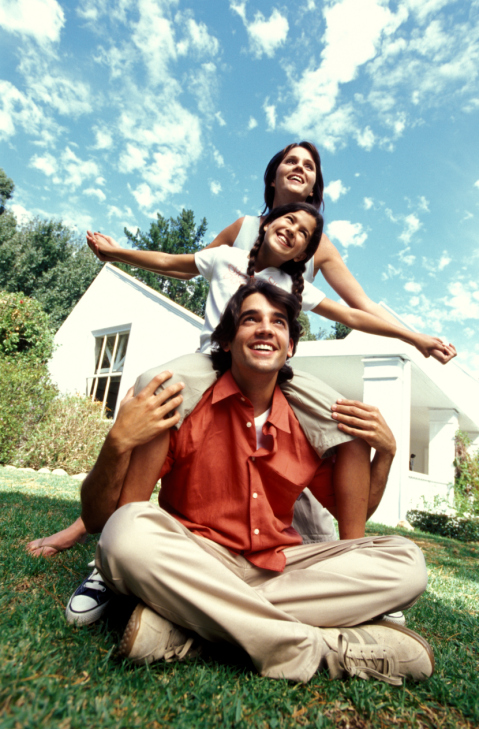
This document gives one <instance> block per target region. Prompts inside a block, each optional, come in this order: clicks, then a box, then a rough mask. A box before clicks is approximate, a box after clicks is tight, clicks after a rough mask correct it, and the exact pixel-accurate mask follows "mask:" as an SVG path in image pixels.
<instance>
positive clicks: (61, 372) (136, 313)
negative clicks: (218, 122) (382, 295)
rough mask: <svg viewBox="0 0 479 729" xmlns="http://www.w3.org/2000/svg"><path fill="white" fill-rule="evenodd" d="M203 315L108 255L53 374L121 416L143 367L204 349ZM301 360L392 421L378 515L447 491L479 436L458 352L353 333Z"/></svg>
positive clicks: (63, 333) (60, 344) (68, 327)
mask: <svg viewBox="0 0 479 729" xmlns="http://www.w3.org/2000/svg"><path fill="white" fill-rule="evenodd" d="M202 323H203V322H202V319H200V318H199V317H198V316H195V315H194V314H192V313H191V312H189V311H187V310H186V309H184V308H183V307H181V306H178V305H177V304H175V303H174V302H172V301H170V299H167V298H166V297H165V296H162V295H161V294H159V293H157V292H156V291H153V290H152V289H150V288H149V287H148V286H145V285H144V284H142V283H140V282H139V281H137V280H136V279H134V278H132V277H131V276H129V275H128V274H126V273H123V271H120V270H119V269H118V268H116V267H115V266H112V265H110V264H106V265H105V266H104V268H103V269H102V270H101V272H100V274H99V275H98V276H97V278H96V279H95V281H93V283H92V284H91V286H90V288H89V289H88V290H87V291H86V293H85V294H84V296H83V297H82V298H81V299H80V301H79V302H78V304H77V305H76V307H75V308H74V310H73V311H72V312H71V314H70V316H69V317H68V319H66V321H65V322H64V323H63V325H62V326H61V328H60V329H59V331H58V332H57V335H56V337H55V342H56V344H57V349H56V351H55V353H54V355H53V358H52V360H51V367H50V369H51V373H52V377H53V378H54V380H55V381H56V382H57V384H58V386H59V388H60V390H61V391H62V392H79V393H82V394H83V393H86V394H88V395H91V396H92V397H95V398H96V399H99V400H101V401H102V402H103V404H104V407H105V408H108V410H109V411H110V414H111V415H114V414H115V413H116V409H117V408H118V404H119V402H120V400H121V399H122V397H123V395H124V394H125V393H126V391H127V389H128V388H129V387H130V386H131V385H132V384H134V382H135V380H136V378H137V376H138V375H139V374H141V373H142V372H144V371H145V370H147V369H149V368H150V367H153V366H155V365H159V364H161V363H165V362H167V361H168V360H170V359H173V358H174V357H178V356H180V355H182V354H186V353H189V352H193V351H195V349H196V348H197V346H198V343H199V333H200V330H201V327H202ZM293 364H294V366H295V367H298V368H300V369H304V370H306V371H308V372H311V373H312V374H314V375H316V376H317V377H320V378H321V379H323V380H325V382H327V383H328V384H330V385H331V386H332V387H334V388H335V389H337V390H338V391H339V392H341V393H342V394H343V395H344V396H345V397H347V398H350V399H356V400H363V401H364V402H367V403H370V404H372V405H377V406H379V407H380V409H381V412H382V413H383V415H384V417H385V418H386V420H387V422H388V423H389V425H390V427H391V429H392V431H393V433H394V435H395V437H396V440H397V445H398V449H397V455H396V458H395V460H394V464H393V467H392V469H391V474H390V476H389V480H388V485H387V489H386V493H385V495H384V497H383V500H382V502H381V505H380V507H379V509H378V510H377V512H376V514H375V516H374V519H375V520H376V521H379V522H382V523H385V524H391V525H395V524H397V522H398V521H399V520H400V519H403V518H404V517H405V514H406V511H407V509H408V508H411V507H414V506H416V505H420V504H421V501H422V499H421V497H422V496H425V497H426V498H427V499H428V500H431V499H432V497H433V496H434V495H435V494H438V495H441V496H447V494H448V492H449V489H450V487H451V484H452V483H453V481H454V467H453V461H454V434H455V432H456V430H457V429H458V428H460V429H461V430H464V431H466V432H467V433H468V434H469V435H470V437H471V438H472V440H473V441H474V440H476V441H477V443H478V445H479V381H478V380H476V379H475V378H473V377H472V376H471V375H469V374H468V373H467V372H465V371H464V370H463V369H462V368H461V367H460V366H459V365H458V364H456V362H455V361H454V360H453V361H452V362H449V363H448V364H447V365H446V366H443V365H440V364H439V363H438V362H437V361H436V360H432V359H428V360H426V359H424V357H422V355H421V354H420V353H419V352H418V351H417V350H416V349H415V348H414V347H411V346H410V345H407V344H404V343H403V342H401V341H399V340H396V339H388V338H385V337H376V336H372V335H368V334H362V333H360V332H352V333H351V334H349V335H348V337H347V338H346V339H342V340H332V341H319V342H300V344H299V347H298V352H297V354H296V357H295V358H294V362H293ZM108 410H107V411H106V412H107V413H108ZM411 454H414V455H415V459H414V470H413V471H411V470H409V465H410V457H411Z"/></svg>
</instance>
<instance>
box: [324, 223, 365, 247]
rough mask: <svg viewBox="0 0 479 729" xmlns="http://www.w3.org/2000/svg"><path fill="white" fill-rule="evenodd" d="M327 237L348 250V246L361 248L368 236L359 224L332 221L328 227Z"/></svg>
mask: <svg viewBox="0 0 479 729" xmlns="http://www.w3.org/2000/svg"><path fill="white" fill-rule="evenodd" d="M328 236H329V237H330V238H332V239H333V240H337V241H339V242H340V243H341V245H343V246H344V247H345V248H348V247H349V246H362V245H363V244H364V241H365V240H366V238H367V237H368V234H367V233H366V232H365V231H364V230H363V226H362V225H361V223H351V222H350V221H349V220H334V221H333V222H332V223H329V225H328Z"/></svg>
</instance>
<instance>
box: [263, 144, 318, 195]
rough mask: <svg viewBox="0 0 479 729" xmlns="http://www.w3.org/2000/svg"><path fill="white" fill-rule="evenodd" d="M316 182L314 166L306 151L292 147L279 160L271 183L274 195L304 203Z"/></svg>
mask: <svg viewBox="0 0 479 729" xmlns="http://www.w3.org/2000/svg"><path fill="white" fill-rule="evenodd" d="M315 182H316V166H315V164H314V160H313V158H312V156H311V154H310V152H308V150H307V149H303V147H293V149H292V150H291V151H290V152H288V154H286V155H285V157H284V158H283V159H282V160H281V162H280V164H279V166H278V169H277V170H276V177H275V179H274V182H273V187H274V188H275V193H276V195H279V196H281V197H282V196H283V195H284V194H285V193H286V194H288V196H289V197H294V198H295V199H297V200H299V201H301V202H304V201H305V200H306V198H307V197H308V196H309V195H310V194H311V193H312V191H313V186H314V183H315Z"/></svg>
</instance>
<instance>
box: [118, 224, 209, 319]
mask: <svg viewBox="0 0 479 729" xmlns="http://www.w3.org/2000/svg"><path fill="white" fill-rule="evenodd" d="M205 233H206V218H203V220H202V221H201V223H200V225H198V226H197V227H196V226H195V216H194V213H193V211H192V210H182V211H181V213H180V215H178V217H177V218H176V219H175V218H170V219H169V220H167V219H166V218H163V216H161V215H159V214H158V216H157V220H156V221H155V222H154V223H151V225H150V230H149V232H148V233H142V232H141V231H140V230H137V232H136V233H135V234H133V233H131V232H130V231H129V230H127V229H126V228H125V235H126V237H127V238H128V240H129V241H130V243H131V244H132V245H133V247H134V248H137V249H138V250H140V251H162V252H164V253H175V254H178V253H196V251H199V250H201V249H202V247H203V245H202V241H203V238H204V235H205ZM118 265H119V266H120V268H122V269H123V270H125V271H127V272H128V273H130V274H131V275H132V276H135V278H137V279H139V280H140V281H142V282H143V283H145V284H146V285H147V286H150V287H151V288H152V289H155V291H159V292H160V293H162V294H164V295H165V296H168V298H169V299H172V300H173V301H175V302H176V303H177V304H179V305H180V306H184V307H185V309H189V310H190V311H192V312H193V313H194V314H197V315H198V316H204V312H205V304H206V297H207V296H208V291H209V283H208V282H207V281H205V279H203V278H201V277H199V278H196V279H193V280H192V281H183V280H179V279H172V278H166V277H164V276H159V275H158V274H156V273H152V272H151V271H143V270H141V269H133V268H131V266H126V265H125V264H118Z"/></svg>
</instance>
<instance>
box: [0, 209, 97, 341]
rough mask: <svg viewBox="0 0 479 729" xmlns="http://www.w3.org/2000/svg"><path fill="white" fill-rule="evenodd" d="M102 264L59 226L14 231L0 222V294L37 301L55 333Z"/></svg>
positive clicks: (7, 221)
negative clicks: (8, 293) (9, 293)
mask: <svg viewBox="0 0 479 729" xmlns="http://www.w3.org/2000/svg"><path fill="white" fill-rule="evenodd" d="M100 269H101V263H100V262H99V261H98V260H97V259H96V258H95V256H93V255H92V253H91V251H90V250H89V248H88V247H87V246H86V245H84V244H82V242H81V241H80V240H79V238H78V236H76V235H75V233H74V232H73V231H72V230H71V229H69V228H67V227H66V226H65V225H64V224H63V223H61V222H57V221H53V220H40V219H33V220H31V221H29V222H28V223H27V224H26V225H23V226H18V225H17V224H16V221H15V218H14V216H12V214H11V213H8V212H7V213H5V215H2V216H1V217H0V289H4V290H5V291H10V292H17V293H20V292H21V293H22V294H24V295H25V296H29V297H32V298H34V299H36V300H37V301H39V302H40V303H41V304H42V306H43V308H44V309H45V311H46V312H47V314H49V316H50V321H51V324H52V326H53V327H54V328H55V329H57V328H58V327H59V326H60V325H61V324H62V322H63V321H64V320H65V319H66V317H67V316H68V314H69V313H70V311H71V310H72V309H73V307H74V306H75V304H76V303H77V301H78V300H79V299H80V297H81V296H83V294H84V293H85V290H86V289H87V288H88V286H89V285H90V284H91V282H92V281H93V279H94V278H95V276H96V275H97V274H98V272H99V271H100Z"/></svg>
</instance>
